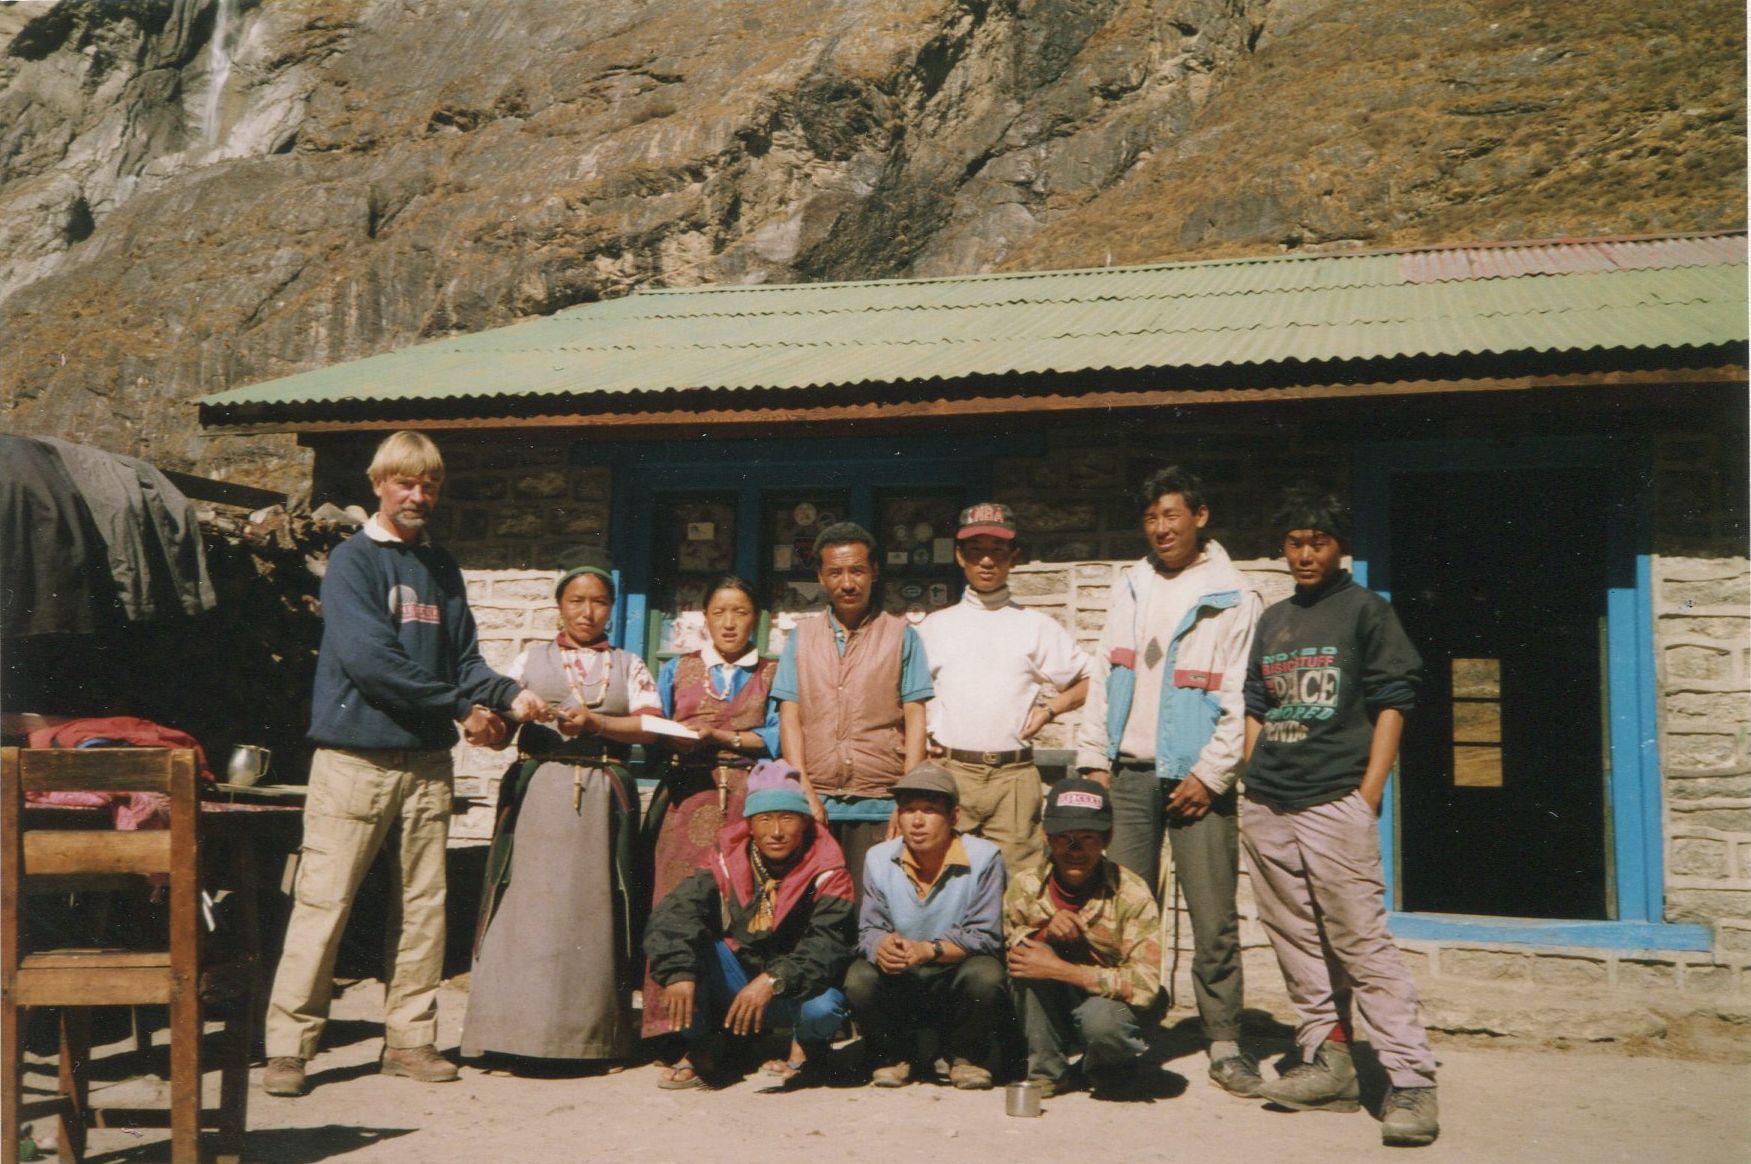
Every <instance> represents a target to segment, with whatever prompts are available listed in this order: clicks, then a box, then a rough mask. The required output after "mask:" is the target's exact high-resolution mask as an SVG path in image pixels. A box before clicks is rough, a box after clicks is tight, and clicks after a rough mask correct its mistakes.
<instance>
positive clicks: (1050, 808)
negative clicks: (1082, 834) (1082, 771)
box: [1041, 776, 1113, 835]
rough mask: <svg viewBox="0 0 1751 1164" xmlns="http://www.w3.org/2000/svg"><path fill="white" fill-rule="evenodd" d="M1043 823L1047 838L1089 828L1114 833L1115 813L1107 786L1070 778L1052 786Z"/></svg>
mask: <svg viewBox="0 0 1751 1164" xmlns="http://www.w3.org/2000/svg"><path fill="white" fill-rule="evenodd" d="M1041 823H1042V824H1043V825H1045V828H1046V833H1047V834H1048V835H1050V834H1053V833H1069V832H1075V831H1077V830H1079V829H1086V830H1087V831H1089V832H1094V833H1110V832H1112V831H1113V810H1112V806H1111V804H1110V803H1108V801H1107V790H1106V788H1105V786H1103V785H1100V784H1096V783H1095V782H1094V781H1092V780H1085V779H1083V778H1082V777H1080V776H1070V777H1066V778H1065V779H1063V780H1060V781H1058V783H1056V784H1054V785H1052V790H1051V791H1050V792H1048V793H1046V810H1045V812H1044V813H1043V814H1042V817H1041Z"/></svg>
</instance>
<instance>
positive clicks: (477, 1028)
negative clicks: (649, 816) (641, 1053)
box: [462, 764, 633, 1059]
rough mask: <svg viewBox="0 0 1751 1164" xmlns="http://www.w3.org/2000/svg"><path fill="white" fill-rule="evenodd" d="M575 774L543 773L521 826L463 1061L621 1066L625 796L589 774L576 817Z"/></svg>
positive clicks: (477, 980)
mask: <svg viewBox="0 0 1751 1164" xmlns="http://www.w3.org/2000/svg"><path fill="white" fill-rule="evenodd" d="M575 771H577V769H574V768H572V767H571V766H570V765H567V764H543V765H542V766H541V767H540V768H539V769H537V770H536V772H535V775H534V776H533V777H532V778H531V779H530V781H529V787H528V789H527V791H525V793H524V795H523V805H522V808H521V809H520V811H519V812H518V814H517V824H516V828H517V833H516V845H515V846H514V848H513V849H512V851H511V880H510V884H509V885H507V886H506V887H505V891H504V896H503V897H502V898H501V899H500V901H499V905H498V911H497V912H496V913H495V914H494V915H493V917H492V921H491V922H490V923H489V925H488V927H487V931H486V937H485V939H484V940H483V941H482V942H481V946H480V954H479V956H478V957H477V958H476V959H475V962H474V972H473V974H472V975H471V976H470V984H469V994H468V1016H467V1018H466V1019H464V1020H463V1024H462V1053H463V1055H465V1056H475V1055H479V1054H482V1053H483V1052H487V1051H496V1052H499V1053H501V1054H507V1055H526V1056H531V1057H534V1058H541V1059H618V1058H623V1057H625V1056H626V1055H627V1054H628V1053H629V1052H630V1050H631V1041H632V1031H633V1020H632V1000H631V999H630V998H629V997H626V996H624V995H623V994H622V993H621V991H620V990H619V989H617V987H616V975H615V959H616V952H615V941H614V842H613V834H612V830H611V828H610V821H611V819H612V815H611V814H612V809H613V796H614V792H613V789H612V787H611V786H610V782H609V777H608V776H607V774H606V773H604V772H602V771H601V770H600V769H594V768H587V769H584V770H583V772H584V776H583V779H584V792H583V803H582V805H581V807H580V808H578V809H573V807H572V777H573V773H574V772H575Z"/></svg>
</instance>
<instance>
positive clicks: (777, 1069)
mask: <svg viewBox="0 0 1751 1164" xmlns="http://www.w3.org/2000/svg"><path fill="white" fill-rule="evenodd" d="M807 1061H808V1060H806V1059H789V1060H785V1059H768V1060H766V1062H764V1063H762V1064H760V1073H761V1074H762V1075H775V1076H777V1077H778V1078H779V1079H782V1080H784V1081H785V1082H786V1083H789V1082H790V1081H791V1080H792V1079H795V1078H796V1077H797V1076H798V1075H801V1074H802V1071H803V1064H804V1063H806V1062H807Z"/></svg>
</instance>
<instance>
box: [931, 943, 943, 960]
mask: <svg viewBox="0 0 1751 1164" xmlns="http://www.w3.org/2000/svg"><path fill="white" fill-rule="evenodd" d="M930 950H931V954H930V960H931V962H933V963H935V962H940V961H942V939H941V938H931V939H930Z"/></svg>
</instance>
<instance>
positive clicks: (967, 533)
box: [955, 501, 1015, 541]
mask: <svg viewBox="0 0 1751 1164" xmlns="http://www.w3.org/2000/svg"><path fill="white" fill-rule="evenodd" d="M959 524H960V528H959V529H957V530H955V540H956V541H960V540H961V539H962V538H976V537H979V536H981V535H984V536H986V537H994V538H1003V539H1005V540H1007V541H1014V540H1015V511H1014V510H1012V509H1010V508H1009V506H1007V505H1004V504H1002V503H1001V502H997V501H981V502H978V503H977V504H974V505H969V506H967V507H966V508H965V509H963V510H961V520H960V523H959Z"/></svg>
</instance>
